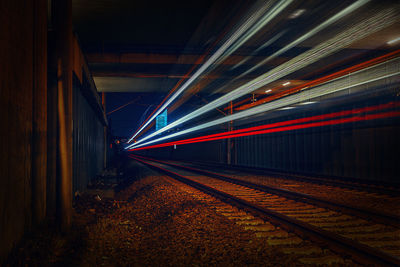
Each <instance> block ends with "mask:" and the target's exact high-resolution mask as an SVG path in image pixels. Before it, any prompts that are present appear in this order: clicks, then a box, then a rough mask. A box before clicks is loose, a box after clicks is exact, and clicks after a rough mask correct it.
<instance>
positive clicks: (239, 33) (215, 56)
mask: <svg viewBox="0 0 400 267" xmlns="http://www.w3.org/2000/svg"><path fill="white" fill-rule="evenodd" d="M291 1H292V0H290V1H285V0H281V1H280V2H279V3H278V5H282V3H285V2H291ZM272 3H273V1H268V3H267V4H265V5H263V6H262V7H261V8H259V9H258V11H257V12H256V14H254V15H252V16H251V17H250V18H249V19H247V20H246V22H245V23H244V24H243V25H241V26H240V27H239V29H238V30H237V31H236V32H235V33H233V35H232V36H231V37H230V38H228V40H227V41H226V42H225V43H224V44H223V45H222V46H221V47H220V48H219V49H218V50H217V51H216V52H215V53H214V54H213V55H212V56H211V57H210V58H209V59H208V60H207V61H206V62H205V63H204V64H203V65H201V67H200V68H199V69H198V70H197V71H196V72H195V73H194V74H193V75H192V76H191V77H190V78H189V79H188V80H187V81H186V82H185V83H184V84H183V85H182V86H181V87H180V88H179V89H178V90H177V91H176V92H175V93H174V94H173V95H172V96H171V97H170V98H169V99H168V100H167V101H166V102H165V103H164V104H163V105H162V106H161V107H160V108H159V109H158V110H157V111H156V112H155V113H154V114H153V115H152V116H151V117H150V119H149V120H147V122H146V123H145V124H143V125H142V126H141V127H140V128H139V130H138V131H137V132H136V133H135V134H134V135H133V136H132V137H131V138H130V139H129V140H128V143H130V142H131V141H132V140H133V139H134V138H135V137H136V136H137V135H138V134H139V133H140V132H141V131H142V130H143V129H144V128H145V127H146V126H147V125H148V124H149V123H150V122H151V121H153V120H154V119H155V118H156V117H157V116H158V115H159V114H160V113H161V112H162V111H163V110H164V109H165V108H166V107H167V106H168V105H169V104H171V102H172V101H174V100H175V99H176V98H177V97H178V96H179V95H180V94H181V93H182V92H183V91H185V90H186V89H187V88H188V86H189V85H190V84H191V83H192V82H193V81H195V80H196V79H197V78H198V77H199V76H200V75H201V74H202V73H203V72H204V71H205V70H207V69H208V68H209V67H210V66H211V65H212V64H214V63H215V62H216V61H217V60H218V58H219V57H221V56H223V55H224V53H225V52H226V50H227V49H228V48H229V47H230V46H231V45H234V44H235V42H236V41H237V40H238V39H239V38H240V36H242V35H243V34H245V33H246V32H247V31H248V30H249V28H251V27H252V25H254V23H256V22H257V21H258V20H259V19H260V17H262V15H263V14H264V13H265V12H266V10H267V9H268V8H269V7H270V6H271V5H272ZM273 10H275V9H273ZM269 13H271V12H269ZM269 13H268V14H269ZM277 14H278V13H277V12H274V13H273V14H271V16H272V15H273V16H276V15H277ZM271 19H272V18H270V19H269V20H271ZM263 25H265V24H263ZM257 30H259V28H257ZM247 34H249V33H247ZM230 53H231V52H229V53H225V56H227V55H229V54H230Z"/></svg>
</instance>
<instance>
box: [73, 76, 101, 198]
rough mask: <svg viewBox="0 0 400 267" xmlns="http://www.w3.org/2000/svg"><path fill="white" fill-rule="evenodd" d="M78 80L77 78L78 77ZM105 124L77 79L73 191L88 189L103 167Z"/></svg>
mask: <svg viewBox="0 0 400 267" xmlns="http://www.w3.org/2000/svg"><path fill="white" fill-rule="evenodd" d="M75 78H76V77H75ZM104 145H105V142H104V125H103V123H102V122H101V120H100V118H99V117H98V115H97V114H96V113H95V112H94V111H93V109H92V107H91V105H89V103H88V101H87V100H86V98H85V97H84V96H83V94H82V92H81V88H80V84H79V82H78V81H77V79H75V80H74V92H73V164H72V165H73V192H76V191H77V190H79V191H83V190H85V189H86V186H87V184H88V183H89V181H90V179H93V178H94V177H95V176H96V175H98V174H99V173H100V172H101V171H102V170H103V168H104V150H105V147H104Z"/></svg>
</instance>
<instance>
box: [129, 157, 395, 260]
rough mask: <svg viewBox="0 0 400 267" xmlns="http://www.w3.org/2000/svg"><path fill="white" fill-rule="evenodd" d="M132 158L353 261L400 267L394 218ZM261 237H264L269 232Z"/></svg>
mask: <svg viewBox="0 0 400 267" xmlns="http://www.w3.org/2000/svg"><path fill="white" fill-rule="evenodd" d="M132 158H134V159H136V160H138V161H140V162H142V163H144V164H146V165H148V166H150V167H152V168H155V169H157V170H158V171H161V172H163V173H165V174H167V175H168V176H171V177H173V178H175V179H177V180H179V181H180V182H183V183H186V184H188V185H190V186H192V187H194V188H196V189H198V190H201V191H203V192H206V193H207V194H211V195H213V196H214V197H217V198H219V199H222V200H224V201H226V202H227V203H229V204H231V205H235V206H237V207H240V208H241V209H245V210H246V211H250V212H251V213H252V214H253V215H255V216H257V217H259V218H262V219H264V220H266V221H270V222H272V223H273V224H275V225H279V226H280V227H282V228H284V229H286V230H288V231H290V232H294V233H296V234H297V235H299V236H301V237H305V238H309V239H311V240H313V241H315V242H317V243H319V244H321V243H322V244H324V245H323V246H326V245H327V246H329V248H330V249H332V250H333V251H336V252H339V253H341V254H342V255H343V254H344V255H348V256H350V257H351V258H352V259H354V260H355V261H357V262H360V263H363V264H375V265H382V266H385V265H387V266H398V265H400V259H399V256H400V253H399V252H400V229H399V226H398V222H396V219H395V218H382V217H381V216H380V215H379V214H372V213H370V214H368V211H360V210H358V211H356V214H354V210H352V209H351V207H350V208H349V207H341V208H337V207H333V206H334V204H332V203H321V201H318V200H315V199H312V197H311V198H307V196H304V195H297V196H293V195H290V192H284V191H282V190H281V191H273V190H272V191H271V190H270V189H268V190H269V191H268V190H266V188H260V187H258V188H255V187H254V186H252V185H249V184H243V183H237V181H234V179H233V180H229V179H227V178H229V177H217V175H211V173H210V172H207V171H204V170H195V169H193V168H191V169H190V170H189V169H188V167H185V168H186V169H185V170H182V168H183V167H180V169H179V170H178V167H179V166H171V164H169V165H165V164H162V163H161V162H156V161H154V160H153V161H152V162H151V163H150V162H149V160H148V159H143V158H138V157H132ZM178 172H179V173H183V174H184V175H182V174H178ZM199 173H200V175H199ZM292 193H293V192H292ZM343 209H345V210H343ZM387 222H389V225H388V223H387ZM266 229H268V227H266ZM264 234H265V235H266V236H268V231H266V232H265V233H264Z"/></svg>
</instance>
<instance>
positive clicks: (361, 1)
mask: <svg viewBox="0 0 400 267" xmlns="http://www.w3.org/2000/svg"><path fill="white" fill-rule="evenodd" d="M369 1H370V0H359V1H357V2H355V3H353V4H352V5H350V6H348V7H346V8H345V9H343V10H342V11H340V12H339V13H337V14H336V15H334V16H333V17H331V18H329V19H328V20H326V21H324V22H323V23H321V24H320V25H318V26H317V27H315V28H314V29H312V30H311V31H309V32H308V33H306V34H304V35H303V36H301V37H300V38H298V39H296V40H295V41H293V42H291V43H290V44H288V45H287V46H285V47H283V48H282V49H280V50H278V51H277V52H275V53H274V54H272V55H271V56H269V57H267V58H266V59H264V60H262V61H261V62H259V63H258V64H257V65H255V66H254V67H252V68H250V69H249V70H247V71H246V72H244V73H242V74H241V75H240V76H239V77H238V78H240V77H243V76H244V75H246V74H248V73H250V72H252V71H253V70H255V69H257V68H258V67H260V66H262V65H264V64H265V63H267V62H268V61H270V60H272V59H274V58H276V57H277V56H279V55H281V54H283V53H285V52H286V51H288V50H289V49H291V48H293V47H295V46H296V45H298V44H299V43H301V42H303V41H305V40H307V39H308V38H310V37H312V36H314V35H315V34H317V33H318V32H320V31H321V30H323V29H325V28H326V27H328V26H329V25H331V24H333V23H335V22H336V21H338V20H339V19H341V18H343V17H345V16H347V15H349V14H350V13H352V12H353V11H355V10H356V9H358V8H360V7H362V6H363V5H365V4H366V3H368V2H369Z"/></svg>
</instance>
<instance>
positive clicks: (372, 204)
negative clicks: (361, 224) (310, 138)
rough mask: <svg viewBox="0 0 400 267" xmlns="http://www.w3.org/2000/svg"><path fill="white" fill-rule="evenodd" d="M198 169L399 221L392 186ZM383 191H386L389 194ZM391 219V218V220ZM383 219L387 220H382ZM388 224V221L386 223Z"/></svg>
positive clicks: (398, 206) (399, 204) (397, 198)
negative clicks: (352, 206)
mask: <svg viewBox="0 0 400 267" xmlns="http://www.w3.org/2000/svg"><path fill="white" fill-rule="evenodd" d="M168 163H175V164H179V165H180V166H186V167H193V166H195V167H197V168H199V167H198V166H196V165H193V164H190V163H186V162H178V163H177V162H174V161H168ZM200 166H201V169H207V170H212V171H213V174H218V175H222V176H225V177H226V176H229V177H230V178H234V179H237V180H241V181H247V182H252V183H255V184H258V185H264V186H267V187H274V188H280V189H284V190H289V191H292V192H293V191H295V192H298V193H300V194H301V193H302V194H306V195H309V196H315V197H317V198H320V199H326V200H329V201H330V202H332V201H336V203H338V204H340V203H342V205H345V206H348V203H354V204H353V205H354V208H355V209H353V210H354V211H356V210H357V209H361V210H367V211H368V213H373V212H375V213H377V214H379V217H380V218H384V217H387V216H389V217H392V218H395V220H394V221H397V222H398V221H399V218H400V191H399V193H398V194H395V191H396V189H395V188H387V187H385V186H381V187H380V190H379V192H376V190H374V188H375V189H376V186H375V185H373V187H372V188H369V190H364V189H363V188H364V186H362V187H357V186H356V185H357V184H356V183H354V182H351V183H352V188H348V187H343V186H342V185H341V183H339V184H338V185H335V186H334V185H333V184H334V183H333V182H332V183H331V182H329V184H326V183H323V182H319V183H314V182H310V181H308V180H301V179H292V178H291V176H290V175H289V178H288V177H276V176H270V175H266V176H263V175H260V174H258V175H254V174H252V173H244V172H243V171H242V172H236V171H235V172H234V171H233V170H236V169H233V170H224V169H223V170H219V169H215V168H209V167H208V166H207V167H204V166H203V165H200ZM387 191H389V194H386V193H388V192H387ZM392 221H393V220H392ZM384 223H387V222H384ZM389 224H390V223H389Z"/></svg>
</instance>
